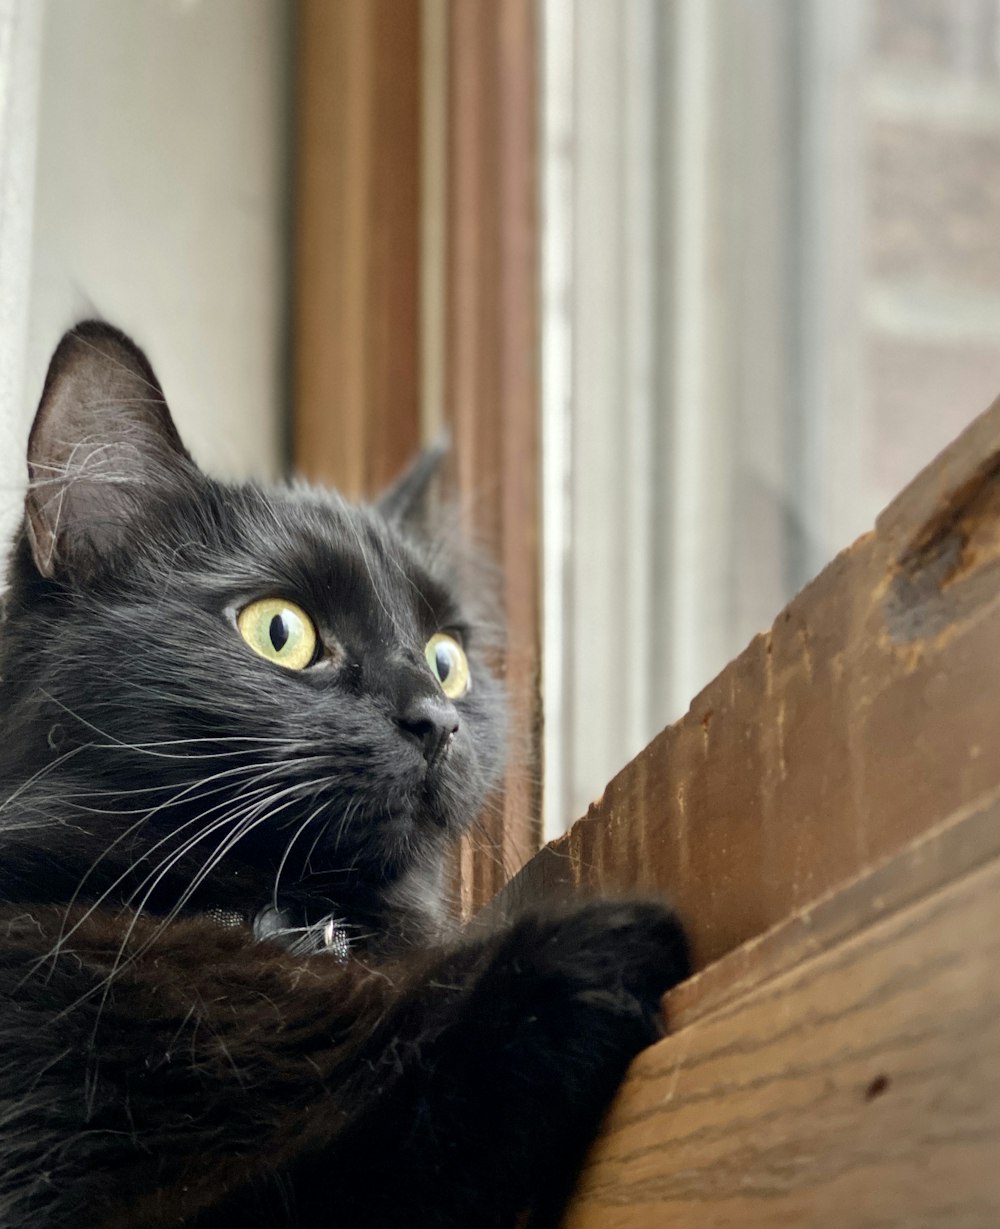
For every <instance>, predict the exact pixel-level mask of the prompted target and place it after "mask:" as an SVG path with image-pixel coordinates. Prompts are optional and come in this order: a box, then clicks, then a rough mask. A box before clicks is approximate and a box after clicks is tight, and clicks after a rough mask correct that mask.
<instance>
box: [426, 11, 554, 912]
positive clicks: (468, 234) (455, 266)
mask: <svg viewBox="0 0 1000 1229" xmlns="http://www.w3.org/2000/svg"><path fill="white" fill-rule="evenodd" d="M535 31H536V27H535V12H534V5H533V3H532V0H451V3H450V5H449V7H448V58H449V65H448V81H449V99H448V123H449V131H448V153H447V163H448V184H447V210H448V252H447V272H446V300H447V301H446V324H445V333H446V337H445V364H446V367H445V396H446V417H447V420H448V422H449V424H450V425H451V429H452V433H453V437H454V442H455V447H454V462H455V465H454V479H455V485H456V488H457V491H458V495H459V500H460V504H461V508H462V513H463V522H464V523H465V524H467V525H469V526H471V528H472V530H473V532H474V534H475V536H476V538H477V539H478V540H480V541H481V542H482V543H483V545H484V547H485V549H486V550H487V551H488V552H489V553H490V555H491V556H492V558H493V559H495V560H496V562H497V563H498V564H499V565H500V568H501V573H502V577H503V579H502V582H501V584H502V595H501V596H502V605H503V618H504V623H505V626H506V647H505V651H504V657H503V670H504V674H505V679H506V683H507V688H508V693H509V697H510V728H511V735H512V736H511V740H510V742H511V767H510V771H509V772H508V775H507V781H506V790H505V796H504V799H503V801H502V803H501V804H498V806H497V807H496V808H495V809H494V810H493V811H491V812H490V813H489V814H488V815H486V816H484V817H483V821H482V825H481V828H480V830H479V831H478V832H477V833H476V834H474V837H473V839H471V840H470V841H469V842H467V843H466V845H465V848H464V850H463V853H462V875H461V885H462V895H463V902H464V905H465V909H466V912H468V911H469V910H470V909H472V908H473V907H475V906H477V905H480V904H482V903H483V902H484V901H486V900H488V899H489V898H490V897H491V896H492V895H493V894H494V893H495V892H496V891H497V890H498V889H499V887H500V886H501V884H502V883H503V882H504V880H505V879H506V878H507V877H508V876H509V875H510V874H511V873H512V872H513V871H515V870H516V869H517V868H518V867H520V866H521V864H522V863H523V862H524V861H525V860H526V859H527V858H528V857H529V856H530V855H531V854H533V853H534V852H535V851H536V850H537V848H538V845H539V841H540V817H539V816H540V789H539V776H538V773H539V752H538V742H539V724H540V716H539V713H540V708H539V691H538V686H539V684H538V677H539V670H538V662H539V600H540V599H539V588H538V567H539V563H538V551H539V541H538V535H539V524H538V516H539V504H538V474H539V469H538V421H537V420H538V393H537V383H538V370H537V367H538V354H537V348H538V339H537V326H538V305H537V295H538V290H537V287H538V273H537V261H538V207H537V185H536V179H535V163H536V158H535V137H536V112H535V106H536V103H535V100H536V96H537V95H536V82H535V72H536V64H537V54H536V33H535Z"/></svg>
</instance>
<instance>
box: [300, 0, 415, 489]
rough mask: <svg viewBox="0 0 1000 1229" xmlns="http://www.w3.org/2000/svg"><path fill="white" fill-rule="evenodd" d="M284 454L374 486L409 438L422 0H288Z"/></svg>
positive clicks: (350, 484)
mask: <svg viewBox="0 0 1000 1229" xmlns="http://www.w3.org/2000/svg"><path fill="white" fill-rule="evenodd" d="M296 114H297V134H296V135H297V142H296V148H297V157H296V165H297V173H296V206H295V219H296V223H295V243H294V266H295V276H294V296H293V297H294V345H293V363H294V372H293V376H294V390H295V394H294V395H295V422H294V440H293V455H294V463H295V467H296V469H297V470H298V471H299V472H300V473H303V474H305V475H306V476H308V477H310V478H314V479H316V480H319V481H323V482H329V483H332V484H333V485H335V486H336V487H338V489H340V490H341V491H343V492H344V494H346V495H349V496H352V497H357V496H363V495H371V494H373V493H374V492H377V491H378V490H380V489H381V488H383V487H384V486H385V485H386V484H387V483H388V482H389V481H390V480H391V479H392V478H393V477H395V476H396V475H397V474H398V473H399V472H400V471H401V470H402V469H403V467H404V466H405V465H406V463H407V462H408V461H409V460H411V459H412V457H413V455H414V453H415V452H416V450H417V448H418V447H419V443H420V115H421V4H420V0H299V6H298V86H297V108H296Z"/></svg>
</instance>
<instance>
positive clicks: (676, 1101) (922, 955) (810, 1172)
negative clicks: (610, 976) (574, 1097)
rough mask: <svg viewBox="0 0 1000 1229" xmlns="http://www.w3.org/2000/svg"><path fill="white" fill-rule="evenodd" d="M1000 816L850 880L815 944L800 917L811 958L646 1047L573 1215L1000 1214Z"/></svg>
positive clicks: (585, 1223) (643, 1228)
mask: <svg viewBox="0 0 1000 1229" xmlns="http://www.w3.org/2000/svg"><path fill="white" fill-rule="evenodd" d="M998 829H1000V805H998V804H997V803H995V802H994V803H993V804H992V805H991V806H990V807H989V808H987V809H986V810H985V811H984V812H983V813H982V815H980V816H978V817H975V818H973V819H969V820H966V819H963V818H962V817H958V818H956V819H955V820H954V822H953V823H952V824H951V825H949V826H948V827H947V830H946V831H944V832H942V833H941V834H935V835H933V836H930V837H928V838H925V839H923V840H919V841H917V842H914V843H913V845H912V847H911V848H910V849H909V850H907V851H906V852H905V853H904V854H901V855H898V856H897V857H896V858H894V859H891V860H890V861H889V862H888V863H887V864H886V865H885V866H883V867H882V868H881V869H880V870H879V871H878V872H877V873H874V874H872V875H870V876H867V877H862V878H861V879H859V880H858V881H856V882H854V883H852V884H851V885H850V886H849V887H847V888H845V889H843V890H842V891H840V892H838V893H835V894H834V895H833V896H831V897H830V899H829V900H828V901H827V902H826V903H825V905H824V906H823V908H822V910H821V911H820V912H821V914H822V915H823V916H822V920H821V935H820V937H819V941H818V942H816V944H815V946H814V948H813V951H814V952H816V953H818V954H814V955H810V954H809V953H808V951H806V950H804V949H803V946H802V945H803V941H804V937H805V934H806V932H807V931H808V929H809V921H810V919H809V918H808V917H807V916H805V915H803V916H801V917H797V918H793V919H791V920H790V921H789V922H788V923H787V924H786V926H785V927H780V928H779V929H778V931H776V932H774V940H775V943H776V945H777V946H779V947H780V946H786V947H790V948H798V949H799V954H800V956H801V959H800V960H799V961H798V962H797V963H795V964H794V965H793V966H792V967H790V968H789V969H788V971H786V972H785V973H784V974H782V975H781V976H778V977H772V978H768V977H767V976H763V977H761V978H759V979H758V980H757V981H756V984H752V985H751V986H750V987H749V989H748V991H747V992H746V993H744V994H742V995H741V996H739V997H737V998H736V999H734V1000H733V1001H731V1002H730V1003H728V1004H727V1005H726V1006H725V1007H724V1008H722V1009H721V1010H714V1011H711V1012H709V1013H708V1014H705V1015H701V1016H699V1017H697V1018H696V1019H695V1020H694V1021H693V1022H692V1023H689V1024H688V1026H687V1027H682V1028H681V1029H680V1031H679V1032H677V1033H676V1034H675V1035H673V1036H671V1037H669V1038H668V1039H667V1040H665V1041H663V1042H661V1043H660V1044H659V1045H657V1046H655V1047H653V1048H652V1049H651V1050H647V1051H646V1052H645V1053H644V1054H642V1055H640V1056H639V1058H638V1059H637V1060H636V1062H635V1063H634V1064H633V1066H632V1069H631V1071H630V1073H629V1078H628V1080H627V1082H626V1084H625V1086H624V1087H623V1089H622V1091H621V1094H620V1095H619V1098H618V1100H617V1102H616V1104H615V1106H614V1108H613V1109H612V1111H611V1114H610V1115H609V1117H608V1120H607V1122H606V1124H605V1129H604V1132H603V1134H602V1137H601V1139H600V1140H599V1141H598V1143H597V1144H596V1146H595V1147H594V1148H593V1150H592V1151H591V1154H590V1157H589V1158H588V1161H587V1164H586V1166H585V1168H584V1170H583V1173H582V1176H581V1180H580V1183H579V1187H578V1190H577V1192H576V1196H575V1199H574V1201H573V1204H572V1206H571V1208H570V1211H569V1213H568V1215H567V1216H566V1218H565V1220H564V1222H563V1226H564V1229H653V1227H654V1226H660V1225H669V1226H670V1227H671V1229H723V1227H726V1229H728V1227H729V1226H733V1225H740V1226H746V1229H758V1227H759V1229H765V1227H766V1229H773V1226H775V1225H795V1226H798V1225H803V1226H804V1225H808V1226H810V1227H811V1229H842V1226H844V1225H850V1226H851V1229H912V1227H913V1226H917V1225H920V1226H927V1227H928V1229H930V1226H938V1225H940V1226H944V1225H947V1226H949V1229H993V1226H995V1225H998V1224H1000V1179H998V1177H997V1166H996V1158H997V1156H998V1155H1000V979H998V977H997V970H998V968H1000V859H998V858H997V857H996V848H997V836H996V833H997V831H998ZM982 857H985V858H986V859H987V861H986V862H985V863H983V862H982V861H981V860H980V859H981V858H982ZM904 899H905V900H908V901H910V902H911V903H909V904H907V905H906V906H905V907H899V902H900V901H901V900H904ZM831 928H832V929H833V930H837V929H839V930H840V932H841V939H840V941H838V942H835V943H833V944H831V945H829V946H827V944H826V943H825V942H824V935H825V937H826V938H829V937H830V934H831V933H832V931H831ZM786 931H787V932H788V933H785V932H786ZM738 958H741V953H740V952H734V953H732V955H731V956H729V957H726V958H725V959H724V960H723V961H722V962H720V966H718V967H719V968H721V967H722V965H726V964H729V965H732V964H733V963H734V962H736V961H737V960H738ZM744 959H745V963H746V964H747V965H748V967H749V968H750V969H752V967H753V966H754V964H755V960H754V956H753V951H752V945H750V947H749V948H748V949H744ZM740 962H741V963H742V962H743V960H741V961H740ZM731 971H732V970H731ZM758 971H760V970H759V969H758ZM709 972H711V970H709ZM699 980H700V979H699V978H695V984H696V983H697V982H698V981H699ZM685 989H686V988H684V987H682V988H681V991H678V992H675V994H674V995H672V996H670V1004H671V1015H672V1016H676V1014H677V1013H676V1011H675V1010H674V1008H675V1007H676V1002H675V1000H676V998H677V996H678V995H679V994H681V992H683V991H684V990H685Z"/></svg>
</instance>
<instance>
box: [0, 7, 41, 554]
mask: <svg viewBox="0 0 1000 1229" xmlns="http://www.w3.org/2000/svg"><path fill="white" fill-rule="evenodd" d="M41 17H42V9H41V5H40V4H38V3H36V2H35V0H0V531H5V527H6V526H8V525H9V524H10V512H9V507H10V505H11V504H12V503H13V504H15V505H16V504H17V498H18V497H17V494H16V493H15V491H16V483H17V481H19V479H20V469H19V468H18V466H17V461H16V458H17V455H18V453H19V452H22V451H23V440H22V431H21V426H22V416H23V415H22V409H21V404H22V399H23V396H24V371H25V359H26V356H27V339H28V312H27V303H28V298H29V294H30V287H31V218H32V194H33V190H34V183H35V133H36V129H37V123H36V117H37V108H38V74H39V64H40V60H41V31H42V22H41ZM12 488H13V489H12ZM5 510H7V515H6V518H5V517H4V516H3V513H4V511H5Z"/></svg>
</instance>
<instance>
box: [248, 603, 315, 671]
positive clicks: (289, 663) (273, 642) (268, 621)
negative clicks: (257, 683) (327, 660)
mask: <svg viewBox="0 0 1000 1229" xmlns="http://www.w3.org/2000/svg"><path fill="white" fill-rule="evenodd" d="M236 626H237V627H238V628H239V629H240V635H241V636H242V637H243V639H244V640H245V641H246V642H247V644H248V645H249V646H250V647H251V648H252V649H253V651H254V652H255V653H259V654H260V655H261V657H266V658H267V660H268V661H273V662H277V664H278V665H279V666H286V667H287V668H288V669H289V670H304V669H305V668H306V666H309V665H311V664H312V661H313V658H314V657H315V656H316V642H317V639H318V637H317V636H316V628H315V626H314V625H313V621H312V619H310V618H309V616H308V615H307V614H306V612H305V611H304V610H303V609H302V607H301V606H296V605H295V603H294V602H289V601H288V600H287V599H285V598H283V597H262V598H260V599H259V600H258V601H256V602H251V603H250V605H249V606H244V607H243V609H242V610H241V611H240V613H239V614H238V615H237V617H236Z"/></svg>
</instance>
